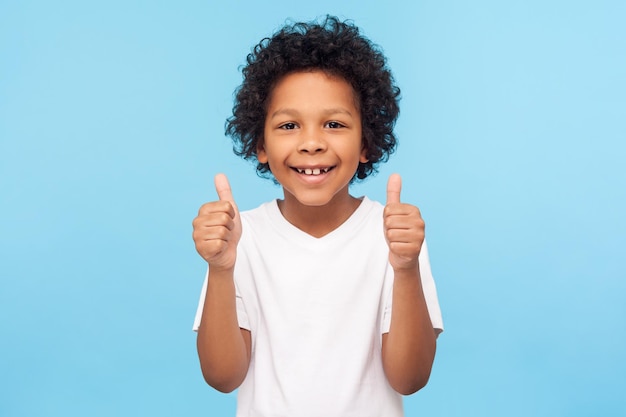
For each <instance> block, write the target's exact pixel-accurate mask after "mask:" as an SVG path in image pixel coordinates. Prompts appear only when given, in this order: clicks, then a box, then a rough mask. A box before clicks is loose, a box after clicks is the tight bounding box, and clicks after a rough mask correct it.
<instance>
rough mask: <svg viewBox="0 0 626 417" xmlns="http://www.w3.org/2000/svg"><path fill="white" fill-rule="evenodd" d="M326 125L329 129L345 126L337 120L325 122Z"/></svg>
mask: <svg viewBox="0 0 626 417" xmlns="http://www.w3.org/2000/svg"><path fill="white" fill-rule="evenodd" d="M326 127H327V128H329V129H339V128H342V127H345V126H344V125H342V124H341V123H339V122H327V123H326Z"/></svg>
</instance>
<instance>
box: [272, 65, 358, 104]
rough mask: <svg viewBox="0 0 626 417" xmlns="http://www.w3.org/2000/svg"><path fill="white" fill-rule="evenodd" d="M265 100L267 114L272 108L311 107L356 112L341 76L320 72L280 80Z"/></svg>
mask: <svg viewBox="0 0 626 417" xmlns="http://www.w3.org/2000/svg"><path fill="white" fill-rule="evenodd" d="M268 98H269V100H268V110H269V108H273V107H283V106H289V107H293V106H296V107H301V106H304V107H311V106H315V105H316V106H323V105H327V106H337V105H339V106H343V107H349V108H352V109H357V110H358V108H359V102H358V99H357V95H356V93H355V91H354V88H352V85H351V84H350V83H349V82H348V81H346V79H344V78H343V77H341V76H338V75H334V74H329V73H327V72H324V71H321V70H310V71H298V72H292V73H289V74H287V75H285V76H283V77H281V78H280V79H279V80H278V81H277V82H276V83H275V84H274V87H273V88H272V90H271V92H270V95H269V97H268Z"/></svg>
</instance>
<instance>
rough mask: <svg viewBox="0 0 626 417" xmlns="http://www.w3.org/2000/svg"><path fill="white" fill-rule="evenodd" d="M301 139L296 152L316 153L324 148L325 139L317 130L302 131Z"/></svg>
mask: <svg viewBox="0 0 626 417" xmlns="http://www.w3.org/2000/svg"><path fill="white" fill-rule="evenodd" d="M301 139H302V140H301V141H300V143H299V144H298V152H303V153H307V154H311V155H313V154H316V153H320V152H324V151H325V150H326V147H327V145H326V141H325V140H324V139H323V138H322V136H321V133H319V132H311V131H308V132H303V134H302V138H301Z"/></svg>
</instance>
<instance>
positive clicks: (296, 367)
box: [194, 197, 443, 417]
mask: <svg viewBox="0 0 626 417" xmlns="http://www.w3.org/2000/svg"><path fill="white" fill-rule="evenodd" d="M383 208H384V207H383V206H382V205H381V204H380V203H377V202H374V201H372V200H369V199H368V198H367V197H364V198H363V201H362V202H361V204H360V205H359V207H358V208H357V210H356V211H355V212H354V213H353V214H352V216H351V217H350V218H349V219H348V220H347V221H346V222H344V223H343V224H342V225H341V226H340V227H339V228H337V229H336V230H334V231H332V232H331V233H329V234H327V235H326V236H323V237H321V238H315V237H313V236H311V235H309V234H307V233H305V232H303V231H301V230H300V229H298V228H296V227H295V226H293V225H292V224H290V223H289V222H288V221H287V220H286V219H285V218H284V217H283V216H282V214H281V212H280V210H279V208H278V204H277V202H276V201H271V202H268V203H265V204H263V205H261V206H260V207H259V208H257V209H254V210H250V211H244V212H242V213H241V220H242V230H243V231H242V236H241V240H240V243H239V246H238V251H237V263H236V266H235V285H236V291H237V317H238V320H239V326H240V327H241V328H244V329H248V330H250V332H251V340H252V355H251V360H250V367H249V369H248V373H247V375H246V378H245V380H244V382H243V383H242V385H241V386H240V387H239V392H238V399H237V416H238V417H244V416H245V417H252V416H254V417H257V416H264V417H265V416H273V417H274V416H276V417H277V416H288V417H305V416H312V417H313V416H314V417H319V416H324V417H333V416H341V417H348V416H355V417H368V416H372V417H374V416H375V417H400V416H402V415H403V410H402V397H401V395H400V394H398V393H397V392H396V391H395V390H394V389H393V388H391V386H390V385H389V383H388V381H387V378H386V377H385V373H384V370H383V366H382V357H381V346H382V343H381V342H382V334H383V333H386V332H388V331H389V325H390V321H391V308H392V306H391V301H392V287H393V268H392V267H391V265H389V262H388V254H389V248H388V246H387V243H386V241H385V238H384V234H383V221H382V220H383ZM427 251H428V249H427V247H426V242H424V245H423V247H422V251H421V253H420V258H419V263H420V274H421V278H422V286H423V289H424V295H425V298H426V303H427V305H428V311H429V314H430V318H431V321H432V323H433V327H434V328H435V329H438V330H439V331H441V330H443V323H442V319H441V312H440V309H439V303H438V300H437V293H436V289H435V283H434V281H433V277H432V273H431V270H430V263H429V261H428V252H427ZM207 275H208V274H207ZM206 285H207V282H206V279H205V283H204V287H203V289H202V294H201V297H200V303H199V306H198V310H197V313H196V319H195V322H194V330H197V329H198V327H199V325H200V319H201V316H202V308H203V306H204V297H205V293H206Z"/></svg>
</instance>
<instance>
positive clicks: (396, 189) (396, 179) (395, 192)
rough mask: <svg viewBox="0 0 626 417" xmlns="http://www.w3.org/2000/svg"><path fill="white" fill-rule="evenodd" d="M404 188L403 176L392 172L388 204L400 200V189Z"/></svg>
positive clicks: (388, 189) (388, 188)
mask: <svg viewBox="0 0 626 417" xmlns="http://www.w3.org/2000/svg"><path fill="white" fill-rule="evenodd" d="M401 189H402V178H401V177H400V175H399V174H391V175H390V176H389V180H388V181H387V204H391V203H399V202H400V190H401Z"/></svg>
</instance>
